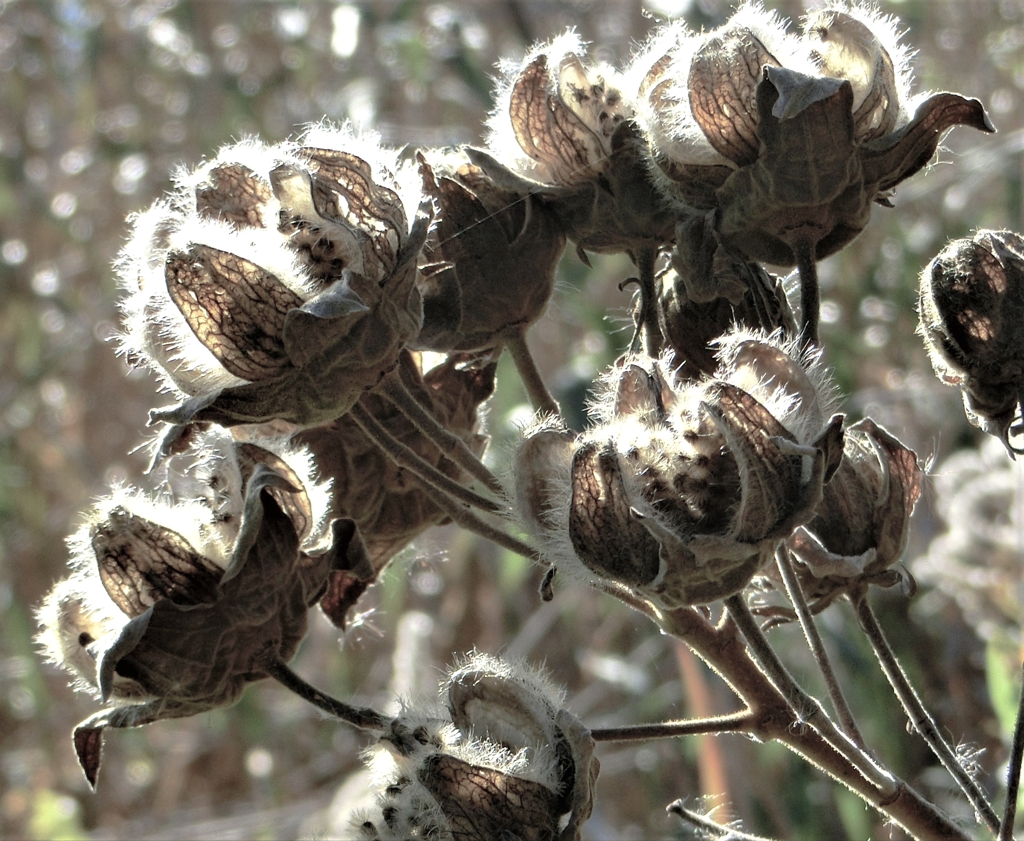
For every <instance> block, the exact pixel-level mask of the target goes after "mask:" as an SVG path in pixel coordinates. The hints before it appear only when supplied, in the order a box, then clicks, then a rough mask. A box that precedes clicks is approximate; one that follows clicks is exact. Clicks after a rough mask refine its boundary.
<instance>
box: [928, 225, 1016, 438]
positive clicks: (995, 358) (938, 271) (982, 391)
mask: <svg viewBox="0 0 1024 841" xmlns="http://www.w3.org/2000/svg"><path fill="white" fill-rule="evenodd" d="M920 313H921V327H920V330H921V333H922V334H923V335H924V339H925V345H926V347H927V350H928V354H929V356H930V357H931V361H932V366H933V367H934V369H935V373H936V374H937V375H938V377H939V379H941V380H942V381H943V382H945V383H948V384H950V385H956V386H959V387H960V389H961V390H962V391H963V395H964V406H965V408H966V410H967V416H968V418H969V419H970V420H971V422H972V423H974V424H976V425H977V426H980V427H981V428H982V429H983V430H985V431H986V432H988V433H990V434H992V435H995V436H996V437H997V438H999V439H1000V440H1001V441H1002V442H1003V444H1004V445H1005V446H1006V447H1007V448H1008V449H1009V451H1010V453H1011V455H1012V454H1013V453H1016V452H1020V450H1019V448H1017V447H1014V446H1012V445H1011V443H1010V435H1011V432H1013V431H1015V430H1014V427H1013V423H1014V421H1015V420H1016V419H1017V417H1018V415H1019V412H1020V405H1021V397H1022V390H1021V389H1022V386H1024V353H1022V349H1024V333H1022V332H1021V324H1022V323H1024V239H1022V238H1021V237H1020V236H1019V235H1018V234H1015V233H1012V232H1010V231H979V232H978V233H977V234H976V235H975V236H974V237H972V238H968V239H961V240H956V241H955V242H951V243H950V244H949V245H947V246H946V248H944V249H943V250H942V252H941V253H940V254H939V255H938V256H936V257H935V259H934V260H932V262H931V263H929V264H928V266H927V267H926V268H925V270H924V272H923V273H922V275H921V289H920Z"/></svg>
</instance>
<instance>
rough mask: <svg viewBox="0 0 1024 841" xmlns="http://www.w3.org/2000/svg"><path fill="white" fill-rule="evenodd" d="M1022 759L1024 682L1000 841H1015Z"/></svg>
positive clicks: (1015, 729) (1022, 671)
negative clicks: (1014, 826)
mask: <svg viewBox="0 0 1024 841" xmlns="http://www.w3.org/2000/svg"><path fill="white" fill-rule="evenodd" d="M1021 675H1022V677H1024V668H1022V670H1021ZM1022 757H1024V681H1022V683H1021V690H1020V702H1019V704H1018V707H1017V721H1016V722H1015V723H1014V725H1013V746H1012V747H1011V748H1010V764H1009V768H1008V769H1007V772H1006V805H1005V806H1004V807H1003V820H1002V821H1001V822H1000V824H999V841H1013V823H1014V820H1015V819H1016V817H1017V795H1018V792H1019V791H1020V768H1021V758H1022Z"/></svg>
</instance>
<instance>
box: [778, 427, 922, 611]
mask: <svg viewBox="0 0 1024 841" xmlns="http://www.w3.org/2000/svg"><path fill="white" fill-rule="evenodd" d="M844 438H845V445H844V450H843V459H842V461H841V463H840V465H839V468H838V470H836V472H835V475H834V476H833V477H832V479H831V481H830V482H829V483H828V485H826V487H825V492H824V496H823V497H822V500H821V503H820V504H819V505H818V508H817V510H816V511H815V513H814V518H813V519H812V520H810V522H808V523H807V524H806V525H805V526H802V527H800V528H798V529H797V530H796V532H794V534H793V536H792V537H791V538H790V539H789V545H790V547H791V548H792V550H793V553H794V554H795V555H796V557H797V559H798V560H799V561H801V562H802V563H801V564H799V565H798V567H797V573H798V576H799V579H800V583H801V589H802V590H803V592H804V595H805V596H806V597H807V599H808V601H809V602H810V603H811V607H812V609H814V610H819V609H821V608H823V607H825V606H826V605H827V604H829V603H831V602H832V601H833V600H834V599H835V598H836V597H837V596H839V595H840V594H842V593H843V592H846V591H848V590H849V589H850V588H851V586H854V585H859V584H861V583H873V584H880V585H882V586H888V585H892V584H895V583H896V582H897V581H899V580H900V576H899V574H898V573H896V572H894V571H892V570H891V569H890V568H891V567H892V566H893V565H894V564H896V562H897V561H899V560H900V558H901V556H902V555H903V551H904V549H906V546H907V538H908V536H909V534H910V515H911V514H912V513H913V511H914V506H915V504H916V503H917V500H918V498H919V497H920V495H921V486H922V481H923V477H924V474H923V471H922V469H921V466H920V464H918V461H917V456H916V454H915V453H914V451H913V450H911V449H910V448H908V447H906V446H904V445H903V444H902V443H900V441H899V440H898V439H897V438H896V437H895V436H893V435H891V434H890V433H889V432H887V431H886V430H885V429H883V428H882V427H880V426H879V425H878V424H876V423H875V422H874V421H872V420H871V419H870V418H865V419H864V420H862V421H859V422H858V423H856V424H854V425H853V426H851V427H849V428H847V429H846V430H845V435H844Z"/></svg>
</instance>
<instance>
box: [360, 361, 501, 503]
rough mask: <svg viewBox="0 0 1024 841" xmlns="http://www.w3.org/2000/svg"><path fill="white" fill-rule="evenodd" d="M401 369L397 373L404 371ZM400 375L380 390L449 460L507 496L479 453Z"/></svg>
mask: <svg viewBox="0 0 1024 841" xmlns="http://www.w3.org/2000/svg"><path fill="white" fill-rule="evenodd" d="M400 370H401V368H400V367H399V368H398V369H396V371H399V372H400ZM400 376H401V375H400V373H396V372H395V371H393V372H392V373H391V374H389V375H388V376H387V377H385V378H384V380H383V382H382V383H381V384H380V391H381V392H382V393H383V394H384V396H385V397H386V398H387V399H388V400H390V401H391V402H392V403H393V404H394V405H395V406H396V407H397V408H398V410H399V411H400V412H401V413H402V414H403V415H405V416H406V417H407V418H408V419H409V420H410V421H412V423H413V425H414V426H415V427H416V428H417V429H418V430H419V431H420V432H422V433H423V434H424V435H425V436H426V437H427V438H429V439H430V441H431V442H433V444H434V445H435V446H436V447H437V448H438V449H439V450H440V451H441V453H442V454H443V455H444V456H445V457H446V458H449V459H451V460H452V461H453V462H455V463H456V464H457V465H458V466H459V467H461V468H462V469H463V470H465V471H466V472H467V473H469V474H470V475H471V476H473V477H474V478H475V479H479V480H480V481H481V482H482V483H483V484H484V486H485V487H486V488H487V490H489V491H491V492H492V493H495V494H498V495H499V496H500V495H501V494H502V493H503V490H502V487H501V483H500V482H499V481H498V480H497V478H496V477H495V475H494V474H493V473H492V472H491V471H490V470H489V469H488V467H487V465H485V464H484V463H483V462H482V461H480V459H479V458H477V456H476V454H475V453H474V452H473V451H472V450H470V449H469V447H468V446H467V445H466V442H465V441H463V440H462V439H461V438H460V437H459V436H458V435H454V434H452V433H451V432H449V431H448V430H447V429H445V428H444V427H443V426H442V425H441V423H440V422H439V421H438V420H437V418H435V417H434V416H433V415H432V414H430V412H428V411H427V409H426V408H425V407H424V406H423V405H422V404H421V403H420V401H419V400H417V399H416V398H415V397H414V396H413V395H412V393H411V392H410V391H409V389H408V388H407V387H406V385H405V383H403V381H402V380H401V379H400Z"/></svg>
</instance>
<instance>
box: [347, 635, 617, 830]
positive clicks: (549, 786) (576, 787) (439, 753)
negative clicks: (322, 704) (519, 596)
mask: <svg viewBox="0 0 1024 841" xmlns="http://www.w3.org/2000/svg"><path fill="white" fill-rule="evenodd" d="M441 695H442V699H443V702H444V704H445V707H446V708H447V709H446V710H440V709H433V710H429V709H428V710H425V711H421V710H420V709H419V708H418V707H413V706H412V705H407V706H406V708H405V709H404V710H403V712H402V713H401V714H400V715H399V716H398V718H397V719H396V720H395V721H394V723H393V724H392V732H391V733H389V734H388V735H386V736H385V737H384V738H383V739H382V740H381V750H379V751H378V752H377V753H376V755H374V756H373V757H372V759H371V761H373V762H374V764H375V765H376V766H377V769H379V772H382V773H381V783H380V785H381V788H382V789H383V795H382V796H381V797H380V799H379V814H378V815H374V816H371V815H369V814H363V815H359V816H358V817H357V818H356V819H355V820H354V821H353V824H352V829H353V831H354V832H356V833H359V835H358V837H360V838H365V839H367V841H370V839H373V840H374V841H384V839H399V838H411V837H424V838H438V839H466V841H490V839H495V838H505V837H516V838H524V839H525V838H529V839H537V841H541V839H545V840H546V841H554V839H561V841H578V839H579V838H580V829H581V827H582V825H583V823H584V822H585V821H586V820H587V818H588V817H589V816H590V812H591V809H592V802H593V787H594V783H595V781H596V778H597V772H598V762H597V760H596V759H595V758H594V756H593V747H594V745H593V740H592V739H591V738H590V736H589V733H588V731H587V730H586V728H584V727H583V725H582V724H581V723H580V722H579V720H578V719H577V718H576V717H575V716H573V715H572V714H571V713H569V712H568V711H567V710H565V709H563V708H562V703H563V697H562V694H561V693H559V692H556V691H555V690H554V689H553V688H552V686H551V685H550V683H549V682H548V681H547V680H546V679H545V678H544V677H543V676H541V675H540V674H539V673H537V672H536V671H533V670H531V669H530V668H529V667H527V666H526V665H524V664H512V663H507V662H504V661H501V660H498V659H496V658H492V657H487V656H485V655H479V654H477V655H471V656H470V658H469V659H468V660H467V661H466V662H464V663H462V664H461V665H460V666H457V667H456V668H455V669H454V670H453V671H452V672H451V673H450V674H449V677H448V679H447V681H446V682H445V683H444V684H443V685H442V690H441ZM565 815H568V816H569V817H568V822H567V823H566V824H565V825H564V826H561V823H562V821H563V816H565Z"/></svg>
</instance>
